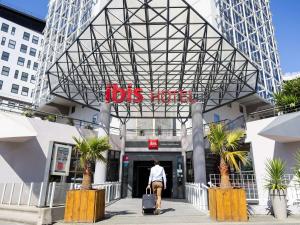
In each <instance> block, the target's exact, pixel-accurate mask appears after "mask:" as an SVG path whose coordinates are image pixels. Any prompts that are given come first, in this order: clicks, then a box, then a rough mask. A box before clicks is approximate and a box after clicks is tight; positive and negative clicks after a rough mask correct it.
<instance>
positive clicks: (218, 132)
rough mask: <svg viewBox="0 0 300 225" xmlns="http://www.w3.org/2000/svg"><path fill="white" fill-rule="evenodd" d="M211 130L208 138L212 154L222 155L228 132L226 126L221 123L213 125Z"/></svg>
mask: <svg viewBox="0 0 300 225" xmlns="http://www.w3.org/2000/svg"><path fill="white" fill-rule="evenodd" d="M209 130H210V131H209V133H208V135H207V138H208V141H209V143H210V149H211V152H212V153H215V154H220V152H221V151H222V148H223V146H224V145H225V142H226V131H225V128H224V125H223V124H221V123H219V124H212V125H211V126H210V127H209Z"/></svg>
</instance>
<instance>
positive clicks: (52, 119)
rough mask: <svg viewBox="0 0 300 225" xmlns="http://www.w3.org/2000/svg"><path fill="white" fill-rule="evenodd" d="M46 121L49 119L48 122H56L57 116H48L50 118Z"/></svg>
mask: <svg viewBox="0 0 300 225" xmlns="http://www.w3.org/2000/svg"><path fill="white" fill-rule="evenodd" d="M46 119H47V120H48V121H50V122H55V121H56V116H54V115H48V116H47V117H46Z"/></svg>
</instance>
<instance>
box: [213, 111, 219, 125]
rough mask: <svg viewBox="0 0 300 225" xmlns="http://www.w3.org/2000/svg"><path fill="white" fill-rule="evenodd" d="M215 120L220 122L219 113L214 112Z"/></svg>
mask: <svg viewBox="0 0 300 225" xmlns="http://www.w3.org/2000/svg"><path fill="white" fill-rule="evenodd" d="M214 122H215V123H217V122H220V115H219V114H217V113H215V114H214Z"/></svg>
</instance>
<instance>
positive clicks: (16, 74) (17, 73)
mask: <svg viewBox="0 0 300 225" xmlns="http://www.w3.org/2000/svg"><path fill="white" fill-rule="evenodd" d="M18 77H19V70H16V71H15V75H14V78H15V79H18Z"/></svg>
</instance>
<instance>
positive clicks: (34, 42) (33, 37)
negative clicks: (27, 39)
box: [32, 35, 39, 44]
mask: <svg viewBox="0 0 300 225" xmlns="http://www.w3.org/2000/svg"><path fill="white" fill-rule="evenodd" d="M32 43H33V44H38V43H39V38H38V37H37V36H34V35H33V36H32Z"/></svg>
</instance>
